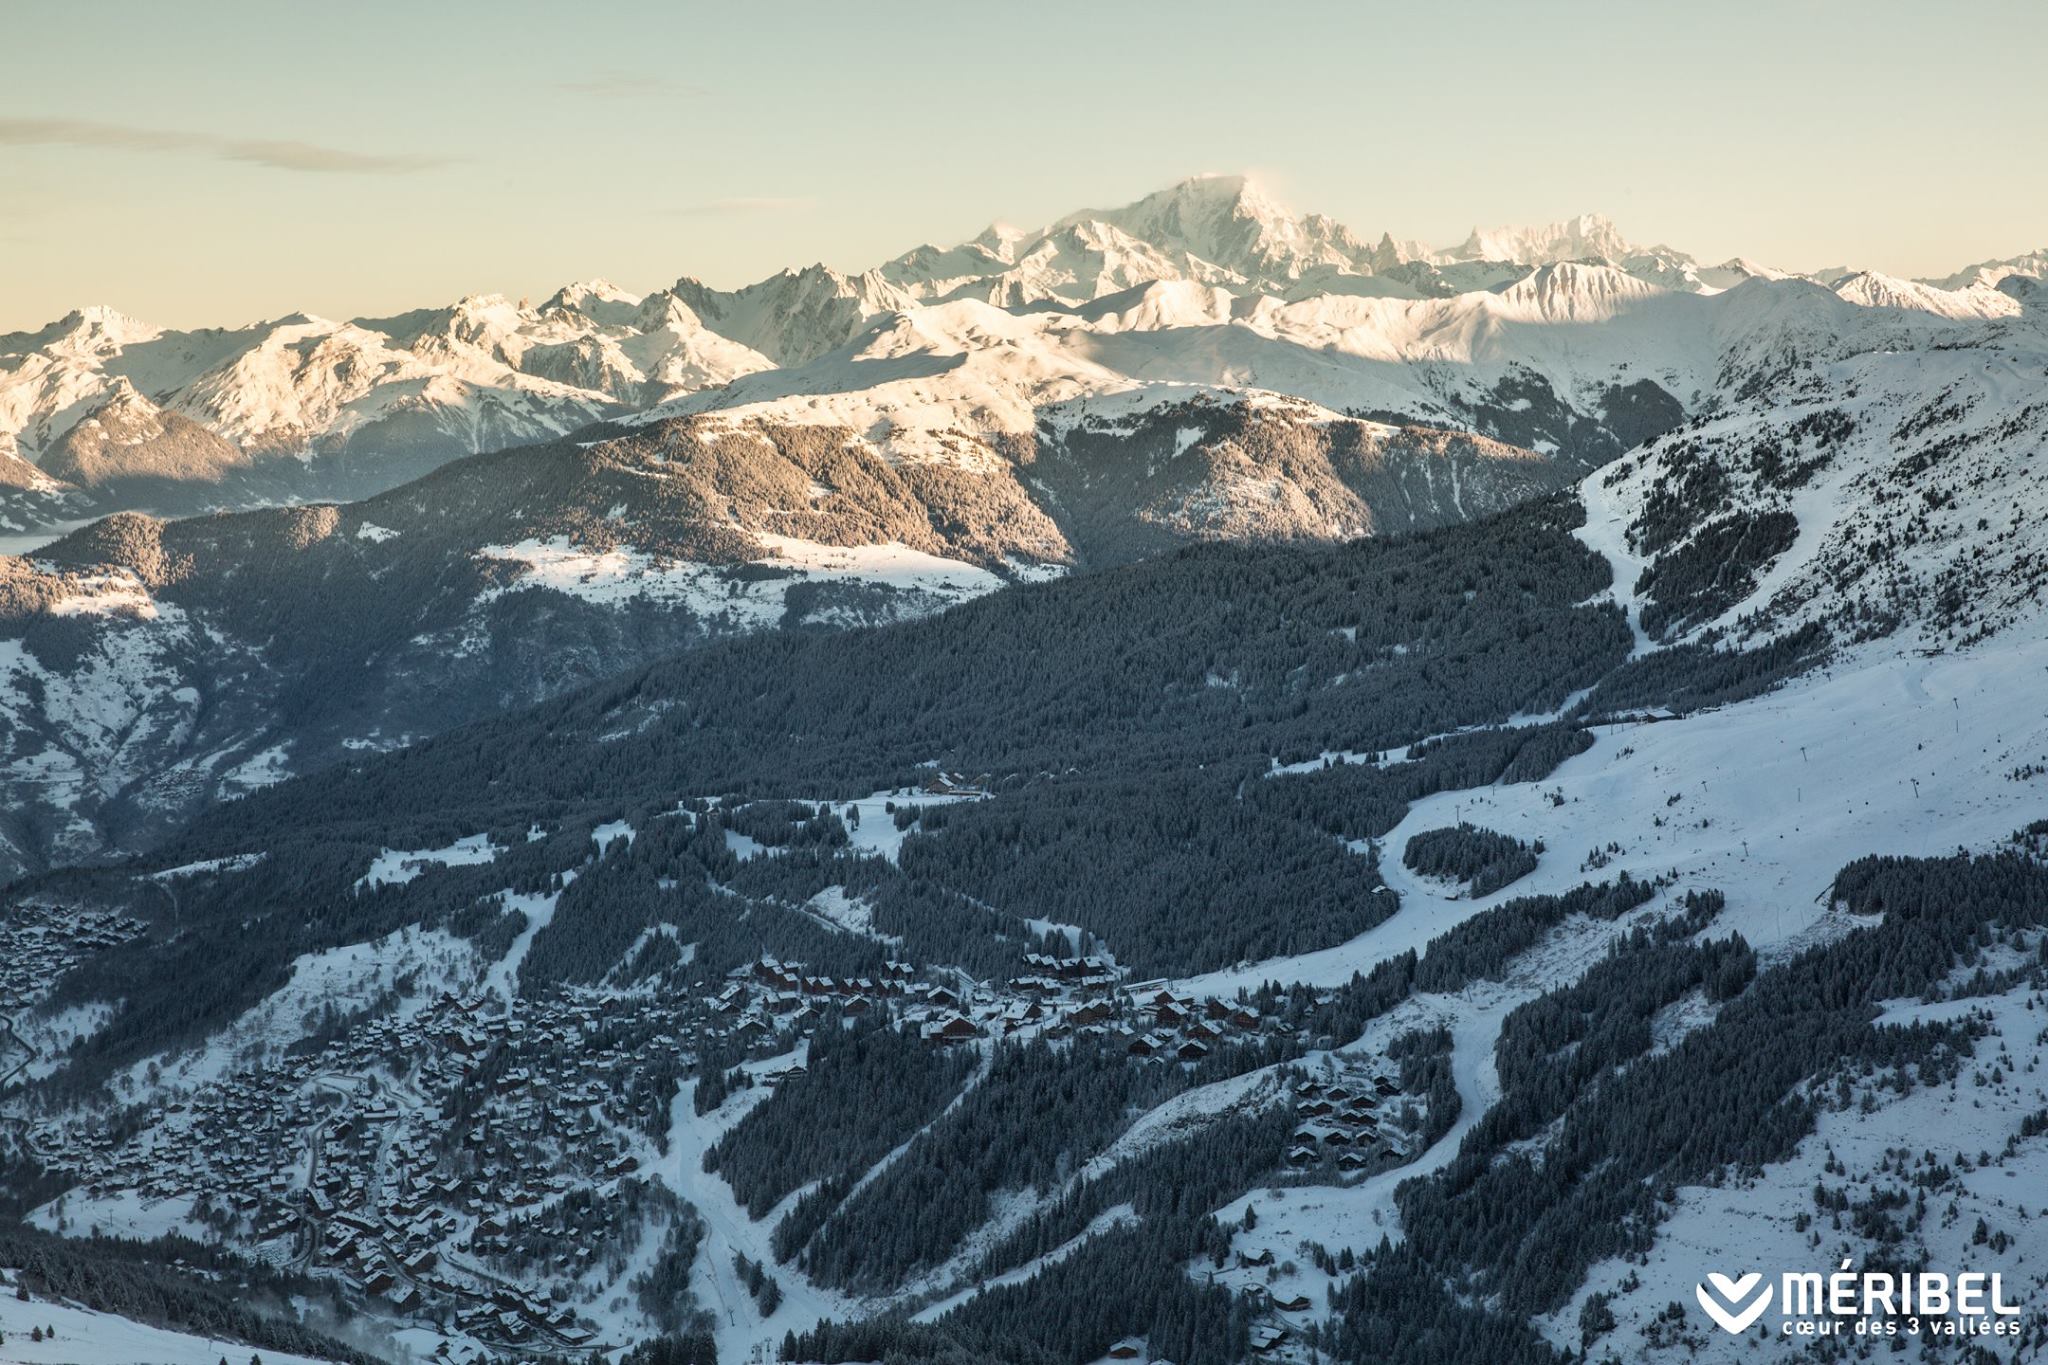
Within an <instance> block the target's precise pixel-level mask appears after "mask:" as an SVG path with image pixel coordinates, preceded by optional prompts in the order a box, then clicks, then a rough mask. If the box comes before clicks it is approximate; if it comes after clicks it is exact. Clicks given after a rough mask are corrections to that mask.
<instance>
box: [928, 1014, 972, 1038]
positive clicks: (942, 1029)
mask: <svg viewBox="0 0 2048 1365" xmlns="http://www.w3.org/2000/svg"><path fill="white" fill-rule="evenodd" d="M980 1036H981V1030H980V1029H978V1028H976V1027H975V1025H974V1021H973V1020H972V1019H969V1018H967V1016H965V1015H962V1014H952V1015H948V1016H947V1017H946V1018H945V1019H943V1020H940V1021H938V1022H936V1023H930V1024H926V1025H925V1026H924V1031H923V1034H922V1037H923V1038H924V1040H925V1041H926V1042H928V1043H942V1044H952V1043H964V1042H967V1041H969V1040H971V1039H974V1038H979V1037H980Z"/></svg>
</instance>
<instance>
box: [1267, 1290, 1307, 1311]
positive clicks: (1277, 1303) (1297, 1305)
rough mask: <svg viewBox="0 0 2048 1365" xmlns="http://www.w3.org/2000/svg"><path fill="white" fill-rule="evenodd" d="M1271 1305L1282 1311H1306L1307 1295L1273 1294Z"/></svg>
mask: <svg viewBox="0 0 2048 1365" xmlns="http://www.w3.org/2000/svg"><path fill="white" fill-rule="evenodd" d="M1273 1306H1274V1307H1275V1308H1277V1309H1279V1310H1280V1311H1281V1312H1283V1313H1304V1312H1307V1311H1308V1307H1309V1297H1308V1295H1306V1294H1288V1295H1285V1296H1283V1295H1280V1294H1275V1295H1273Z"/></svg>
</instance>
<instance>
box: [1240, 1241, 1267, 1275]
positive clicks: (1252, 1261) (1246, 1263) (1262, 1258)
mask: <svg viewBox="0 0 2048 1365" xmlns="http://www.w3.org/2000/svg"><path fill="white" fill-rule="evenodd" d="M1271 1264H1273V1248H1271V1247H1262V1248H1260V1249H1259V1251H1257V1252H1256V1253H1254V1254H1253V1255H1250V1256H1247V1255H1245V1254H1244V1253H1243V1252H1242V1251H1240V1252H1238V1253H1237V1266H1238V1269H1240V1270H1255V1269H1257V1268H1258V1267H1260V1266H1268V1265H1271Z"/></svg>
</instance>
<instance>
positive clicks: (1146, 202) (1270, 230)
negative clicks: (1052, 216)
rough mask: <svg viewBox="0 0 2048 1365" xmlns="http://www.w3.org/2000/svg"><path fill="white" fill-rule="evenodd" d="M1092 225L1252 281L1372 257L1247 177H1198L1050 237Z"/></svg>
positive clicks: (1086, 216) (1342, 231)
mask: <svg viewBox="0 0 2048 1365" xmlns="http://www.w3.org/2000/svg"><path fill="white" fill-rule="evenodd" d="M1091 219H1093V220H1100V221H1101V222H1104V223H1107V224H1109V225H1111V226H1112V227H1115V228H1118V229H1120V230H1121V231H1123V232H1125V233H1128V234H1129V235H1130V236H1132V237H1134V238H1137V239H1138V240H1140V241H1143V242H1145V243H1147V244H1149V245H1151V246H1153V247H1156V248H1158V249H1159V250H1161V251H1164V252H1166V253H1167V254H1168V255H1184V256H1189V257H1193V258H1195V259H1198V260H1201V261H1207V262H1211V263H1213V264H1214V265H1216V266H1220V267H1222V268H1223V269H1224V270H1227V271H1230V272H1232V273H1234V274H1236V275H1238V276H1239V277H1240V278H1242V279H1244V280H1246V281H1263V280H1293V279H1298V278H1300V277H1301V276H1302V275H1303V274H1304V273H1306V272H1308V271H1310V270H1313V269H1316V268H1319V267H1320V268H1329V269H1341V270H1353V269H1357V268H1358V267H1359V266H1360V265H1361V264H1362V262H1363V261H1364V259H1365V256H1366V254H1367V248H1366V246H1365V244H1364V243H1363V242H1361V241H1360V240H1359V239H1358V237H1357V236H1356V235H1355V234H1354V233H1353V232H1352V231H1351V230H1350V229H1349V228H1347V227H1345V226H1344V225H1343V224H1341V223H1337V222H1335V221H1333V220H1331V219H1329V218H1326V217H1324V216H1322V215H1321V214H1309V215H1307V216H1305V217H1302V216H1297V215H1296V214H1295V213H1294V212H1293V211H1292V210H1290V209H1288V208H1286V207H1284V206H1283V205H1281V204H1280V203H1279V202H1278V201H1277V200H1275V199H1274V198H1273V197H1272V196H1271V195H1269V194H1268V193H1267V192H1266V191H1265V190H1264V189H1262V188H1261V187H1260V186H1259V185H1258V184H1257V183H1256V182H1255V181H1253V180H1250V179H1249V178H1247V177H1245V176H1241V175H1204V176H1195V177H1192V178H1190V179H1187V180H1183V181H1181V182H1180V183H1179V184H1176V185H1171V186H1169V187H1167V188H1166V189H1163V190H1160V191H1157V192H1156V193H1153V194H1148V195H1146V196H1145V197H1144V198H1142V199H1140V200H1138V201H1137V202H1136V203H1133V204H1129V205H1126V206H1125V207H1123V208H1120V209H1107V210H1090V211H1087V212H1085V213H1079V214H1073V215H1070V216H1069V217H1067V218H1063V219H1061V220H1060V221H1059V222H1058V223H1055V224H1054V225H1053V228H1052V229H1050V230H1049V231H1057V230H1059V229H1060V228H1064V227H1068V226H1071V225H1073V224H1076V223H1080V222H1084V221H1087V220H1091Z"/></svg>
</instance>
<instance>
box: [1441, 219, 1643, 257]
mask: <svg viewBox="0 0 2048 1365" xmlns="http://www.w3.org/2000/svg"><path fill="white" fill-rule="evenodd" d="M1637 254H1639V249H1638V248H1637V247H1635V246H1634V245H1632V244H1631V243H1630V242H1629V240H1628V238H1626V237H1624V236H1622V234H1621V230H1620V229H1619V228H1617V227H1616V226H1615V225H1614V222H1613V220H1612V219H1610V218H1608V217H1606V216H1604V215H1602V214H1598V213H1582V214H1580V215H1578V216H1577V217H1575V218H1567V219H1565V220H1564V221H1563V222H1560V223H1545V224H1541V225H1538V226H1533V227H1512V226H1511V227H1497V228H1491V229H1485V230H1482V229H1480V228H1476V227H1475V228H1473V229H1472V232H1471V234H1470V235H1469V236H1468V237H1466V239H1465V240H1464V241H1463V242H1462V243H1461V244H1459V245H1458V246H1455V247H1452V248H1451V249H1450V250H1449V251H1447V252H1445V253H1444V257H1445V259H1446V260H1451V261H1512V262H1514V263H1515V264H1517V265H1554V264H1556V263H1557V262H1559V261H1583V260H1596V259H1597V260H1606V261H1622V260H1626V259H1627V258H1628V257H1630V256H1633V255H1637Z"/></svg>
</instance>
